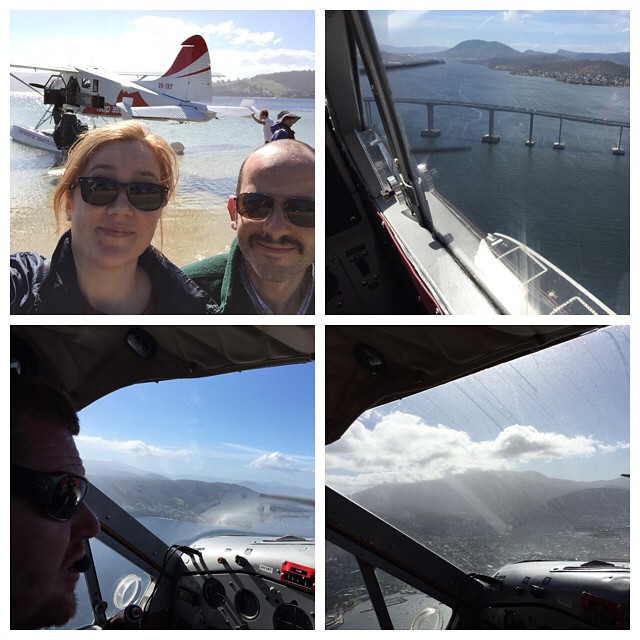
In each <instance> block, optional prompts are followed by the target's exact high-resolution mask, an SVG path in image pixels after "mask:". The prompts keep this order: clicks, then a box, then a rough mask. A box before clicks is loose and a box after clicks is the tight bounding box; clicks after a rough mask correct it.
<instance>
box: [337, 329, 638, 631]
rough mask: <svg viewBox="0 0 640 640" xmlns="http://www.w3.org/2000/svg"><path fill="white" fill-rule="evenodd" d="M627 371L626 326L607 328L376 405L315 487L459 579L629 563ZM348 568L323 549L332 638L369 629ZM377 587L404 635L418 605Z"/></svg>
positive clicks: (436, 609) (420, 601)
mask: <svg viewBox="0 0 640 640" xmlns="http://www.w3.org/2000/svg"><path fill="white" fill-rule="evenodd" d="M629 364H630V354H629V327H626V326H611V327H607V328H602V329H599V330H596V331H593V332H590V333H586V334H584V335H582V336H580V337H578V338H575V339H572V340H570V341H567V342H564V343H561V344H558V345H556V346H552V347H549V348H546V349H543V350H541V351H539V352H536V353H533V354H530V355H526V356H524V357H520V358H518V359H516V360H512V361H509V362H507V363H504V364H500V365H498V366H495V367H492V368H489V369H484V370H481V371H479V372H477V373H474V374H472V375H468V376H466V377H464V378H460V379H458V380H455V381H452V382H449V383H447V384H443V385H441V386H437V387H434V388H432V389H429V390H427V391H423V392H420V393H416V394H415V395H409V396H407V397H404V398H402V399H400V400H396V401H394V402H390V403H388V404H384V405H381V406H378V407H376V408H374V409H371V410H368V411H366V412H365V413H363V414H362V415H361V416H360V418H359V419H358V420H356V421H355V422H354V424H353V425H352V426H351V427H350V428H349V429H348V430H347V432H346V433H345V434H344V435H343V436H342V437H341V438H340V439H339V440H337V441H335V442H333V443H332V444H330V445H328V446H327V447H326V454H325V464H326V482H327V484H328V485H329V486H330V487H331V488H332V489H335V490H336V491H338V492H339V493H341V494H342V495H344V496H348V497H349V498H350V500H352V501H354V502H355V503H357V504H359V505H361V506H362V507H364V508H365V509H367V510H368V511H370V512H372V513H374V514H375V515H376V516H378V517H380V518H382V519H383V520H384V521H386V522H388V523H389V524H391V525H392V526H393V527H395V528H396V529H398V530H400V531H402V532H403V533H405V534H406V535H408V536H409V537H410V538H411V539H413V540H415V541H417V542H418V543H419V544H420V545H423V546H424V547H426V548H428V549H429V550H430V551H432V552H434V553H435V554H438V556H440V557H441V558H444V559H445V560H447V561H448V562H450V563H451V564H453V565H455V566H456V567H458V568H459V569H461V570H462V571H463V572H464V573H466V574H481V575H488V576H492V575H494V574H495V573H496V572H497V571H498V569H500V567H502V566H503V565H505V564H507V563H515V562H523V561H533V560H552V561H559V560H561V561H570V562H574V563H575V562H589V561H622V562H628V561H629V556H630V538H629V527H630V519H629V518H630V517H629V510H630V487H629V478H628V477H625V476H628V474H629V470H630V448H629V442H630V426H629V425H630V422H629V399H630V398H629ZM354 569H356V567H355V561H354V560H353V558H350V557H349V554H347V553H346V552H344V551H342V550H340V549H338V548H337V547H333V546H330V545H329V546H328V548H327V616H328V618H327V620H328V625H329V626H331V625H334V626H340V627H342V628H369V627H371V626H375V623H374V622H373V621H368V620H369V618H368V617H367V616H369V614H368V613H366V612H367V611H369V612H370V611H371V606H370V604H369V606H365V604H363V601H365V600H366V599H367V597H368V596H367V595H366V594H367V591H366V589H365V588H364V586H363V584H362V583H361V578H360V577H359V572H358V571H357V569H356V570H354ZM421 571H423V572H424V573H426V574H427V575H430V570H429V567H428V566H427V567H421ZM379 580H380V582H381V584H382V588H383V590H385V589H386V591H385V592H384V595H385V600H386V602H387V605H388V609H389V612H390V614H391V615H392V616H393V615H396V616H399V617H402V616H400V613H399V612H400V611H401V610H403V609H406V610H407V613H406V616H405V617H406V620H404V621H403V622H399V621H396V620H394V627H395V628H409V626H408V625H409V624H411V622H412V620H413V621H414V623H415V620H416V617H417V615H418V614H419V612H420V611H421V610H422V608H423V607H425V606H427V605H425V596H424V594H422V595H420V596H416V595H411V594H412V593H413V592H412V590H411V589H409V588H408V587H407V585H404V584H401V583H399V582H398V581H394V580H391V579H388V578H387V579H384V578H382V579H380V578H379ZM356 604H357V606H356ZM427 604H428V606H427V609H429V610H430V611H431V614H432V618H433V616H436V617H437V618H438V619H439V620H440V621H442V620H443V619H445V623H446V617H447V614H446V611H444V610H443V609H442V607H440V606H439V605H438V604H437V603H427ZM392 605H397V606H392ZM412 607H413V608H412ZM409 610H410V612H409ZM394 611H395V614H394ZM431 614H430V615H431ZM370 617H371V618H373V616H370ZM428 617H429V616H427V618H428ZM337 620H339V621H340V622H339V624H338V623H337V622H336V621H337ZM345 625H347V626H345ZM401 625H404V626H401ZM413 628H429V627H428V625H427V626H418V627H413Z"/></svg>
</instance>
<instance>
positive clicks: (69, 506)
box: [11, 464, 89, 522]
mask: <svg viewBox="0 0 640 640" xmlns="http://www.w3.org/2000/svg"><path fill="white" fill-rule="evenodd" d="M88 488H89V481H88V480H87V479H86V478H83V477H82V476H77V475H75V474H73V473H42V472H40V471H34V470H33V469H26V468H25V467H20V466H18V465H15V464H12V465H11V493H13V494H14V495H18V496H21V497H23V498H27V499H28V500H31V501H32V502H35V503H36V504H38V505H40V506H41V507H44V510H45V512H46V514H47V515H48V516H49V517H50V518H53V519H54V520H59V521H60V522H66V521H67V520H70V519H71V518H73V516H74V515H75V514H76V512H77V511H78V509H79V508H80V505H81V504H82V501H83V500H84V497H85V495H86V494H87V489H88Z"/></svg>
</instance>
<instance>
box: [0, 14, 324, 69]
mask: <svg viewBox="0 0 640 640" xmlns="http://www.w3.org/2000/svg"><path fill="white" fill-rule="evenodd" d="M13 4H14V5H15V4H16V3H13ZM114 4H115V5H117V4H118V3H114ZM122 4H123V3H120V6H122ZM211 4H212V5H213V4H214V3H211ZM225 4H228V3H225ZM175 5H176V3H172V5H170V6H175ZM45 6H46V8H50V7H52V6H54V7H64V6H66V5H65V4H64V3H56V4H55V5H51V4H47V5H45ZM68 6H69V9H73V10H56V11H48V10H40V11H28V10H12V11H11V12H10V14H9V15H10V62H11V63H13V64H23V63H24V64H34V63H35V64H40V65H47V66H64V65H73V66H78V67H82V66H92V67H99V68H102V69H107V70H110V71H116V72H134V73H135V72H146V73H157V74H161V73H163V72H164V71H166V70H167V69H168V68H169V66H170V64H171V63H172V62H173V60H174V58H175V56H176V55H177V53H178V51H179V49H180V44H181V43H182V42H183V41H184V40H186V39H187V38H188V37H189V36H192V35H195V34H200V35H201V36H203V37H204V39H205V40H206V42H207V44H208V45H209V52H210V54H211V65H212V68H213V70H214V71H216V72H219V73H222V74H224V75H225V77H226V78H227V79H231V80H235V79H236V78H244V77H251V76H254V75H257V74H259V73H271V72H275V71H291V70H295V69H315V54H314V51H315V34H314V12H313V11H246V10H245V11H224V10H223V11H217V10H212V11H159V10H155V9H154V10H148V11H140V10H136V11H121V10H111V11H101V10H78V9H77V6H78V5H77V3H74V4H72V5H68ZM84 6H89V5H84ZM112 6H114V5H112Z"/></svg>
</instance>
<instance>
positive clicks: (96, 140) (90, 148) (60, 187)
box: [53, 120, 178, 230]
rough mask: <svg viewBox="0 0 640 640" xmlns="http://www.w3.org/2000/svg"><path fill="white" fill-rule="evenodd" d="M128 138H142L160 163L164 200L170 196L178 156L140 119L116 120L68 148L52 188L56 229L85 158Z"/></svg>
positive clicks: (171, 194) (175, 178)
mask: <svg viewBox="0 0 640 640" xmlns="http://www.w3.org/2000/svg"><path fill="white" fill-rule="evenodd" d="M132 140H134V141H135V140H138V141H140V142H143V143H144V144H146V145H147V146H148V147H149V151H151V153H152V154H153V155H154V157H155V159H156V161H157V162H158V165H159V166H160V180H161V183H162V184H163V185H164V186H165V187H167V188H168V189H169V193H168V200H171V198H172V197H173V196H174V194H175V192H176V188H177V185H178V160H177V157H176V154H175V151H174V150H173V149H172V148H171V145H170V144H169V143H168V142H167V141H166V140H165V139H164V138H161V137H160V136H159V135H157V134H155V133H152V132H151V130H150V129H149V127H147V126H146V125H145V124H142V123H141V122H136V121H132V120H127V121H125V122H118V123H117V124H112V125H108V126H106V127H100V128H98V129H92V130H91V131H89V132H87V133H85V134H83V135H82V136H80V138H78V140H77V141H76V142H75V143H74V145H73V146H72V147H71V149H70V150H69V156H68V158H67V163H66V167H65V171H64V174H63V176H62V178H61V179H60V182H58V184H57V185H56V188H55V190H54V192H53V213H54V215H55V218H56V224H57V228H58V230H60V228H61V224H60V221H61V219H64V217H65V213H66V207H67V199H68V198H70V197H71V193H70V192H71V190H72V189H74V188H75V186H76V184H77V181H78V178H79V177H81V175H82V172H83V171H84V169H85V167H86V166H87V164H88V162H89V160H91V158H92V157H93V156H94V155H95V154H96V153H97V152H98V151H99V150H100V149H101V148H102V147H104V146H105V145H108V144H111V143H114V142H129V141H132Z"/></svg>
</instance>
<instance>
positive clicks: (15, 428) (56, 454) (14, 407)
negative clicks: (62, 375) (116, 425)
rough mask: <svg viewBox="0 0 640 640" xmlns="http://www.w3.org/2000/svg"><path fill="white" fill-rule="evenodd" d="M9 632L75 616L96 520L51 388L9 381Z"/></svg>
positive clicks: (70, 427)
mask: <svg viewBox="0 0 640 640" xmlns="http://www.w3.org/2000/svg"><path fill="white" fill-rule="evenodd" d="M10 425H11V522H10V529H11V540H10V556H11V573H10V581H9V583H10V585H11V586H10V589H11V629H41V628H43V627H53V626H61V625H64V624H65V623H67V622H68V621H69V620H70V619H71V618H72V617H73V615H74V614H75V610H76V596H75V588H76V585H77V583H78V580H79V579H80V572H81V571H84V570H86V560H84V558H85V547H84V542H85V540H87V539H88V538H92V537H93V536H95V535H96V534H97V532H98V530H99V528H100V525H99V523H98V520H97V518H96V516H95V515H94V514H93V512H92V511H91V510H90V509H89V507H88V506H87V505H86V503H85V502H84V498H85V495H86V492H87V489H88V483H87V480H86V478H85V477H84V467H83V465H82V460H81V459H80V455H79V454H78V450H77V449H76V446H75V443H74V440H73V436H74V435H77V434H78V431H79V428H80V427H79V422H78V417H77V415H76V412H75V410H74V408H73V407H72V406H71V403H70V402H69V400H68V399H67V398H66V397H65V396H63V395H61V394H59V393H58V392H57V391H55V390H54V389H52V388H51V387H49V386H47V385H45V384H42V383H39V382H36V381H29V380H23V379H22V378H20V377H18V378H14V379H13V380H12V383H11V421H10Z"/></svg>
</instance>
